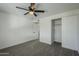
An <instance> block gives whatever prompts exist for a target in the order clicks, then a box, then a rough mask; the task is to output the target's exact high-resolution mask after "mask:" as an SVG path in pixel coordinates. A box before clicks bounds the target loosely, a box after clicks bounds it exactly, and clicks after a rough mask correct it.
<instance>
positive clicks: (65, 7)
mask: <svg viewBox="0 0 79 59" xmlns="http://www.w3.org/2000/svg"><path fill="white" fill-rule="evenodd" d="M29 5H30V4H28V3H0V12H6V13H11V14H17V15H23V14H24V13H25V12H26V11H25V10H20V9H16V6H20V7H23V8H28V6H29ZM36 7H37V9H43V10H45V11H46V12H45V13H44V14H38V15H39V17H46V16H50V15H54V14H57V13H62V12H65V11H70V10H73V9H79V3H41V4H40V3H37V4H36ZM23 16H24V15H23ZM27 16H30V15H27Z"/></svg>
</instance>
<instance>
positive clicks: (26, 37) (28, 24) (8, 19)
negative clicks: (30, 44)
mask: <svg viewBox="0 0 79 59" xmlns="http://www.w3.org/2000/svg"><path fill="white" fill-rule="evenodd" d="M33 39H34V37H33V29H32V20H30V19H28V18H26V17H23V16H18V15H12V14H7V13H0V49H2V48H6V47H10V46H13V45H17V44H20V43H24V42H27V41H30V40H33Z"/></svg>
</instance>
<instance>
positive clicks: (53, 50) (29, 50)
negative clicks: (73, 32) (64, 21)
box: [0, 40, 79, 56]
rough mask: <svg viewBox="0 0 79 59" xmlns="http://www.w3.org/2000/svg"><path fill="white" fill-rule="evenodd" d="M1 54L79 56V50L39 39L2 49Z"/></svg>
mask: <svg viewBox="0 0 79 59" xmlns="http://www.w3.org/2000/svg"><path fill="white" fill-rule="evenodd" d="M0 56H79V54H78V52H77V51H73V50H70V49H66V48H62V47H61V44H60V43H56V42H54V43H53V44H52V45H48V44H45V43H41V42H39V41H38V40H33V41H29V42H26V43H23V44H20V45H16V46H13V47H9V48H6V49H2V50H0Z"/></svg>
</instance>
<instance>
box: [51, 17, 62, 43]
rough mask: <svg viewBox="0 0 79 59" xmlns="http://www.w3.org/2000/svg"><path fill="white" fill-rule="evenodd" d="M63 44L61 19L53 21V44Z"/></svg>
mask: <svg viewBox="0 0 79 59" xmlns="http://www.w3.org/2000/svg"><path fill="white" fill-rule="evenodd" d="M53 42H58V43H62V24H61V18H58V19H53V20H52V43H53Z"/></svg>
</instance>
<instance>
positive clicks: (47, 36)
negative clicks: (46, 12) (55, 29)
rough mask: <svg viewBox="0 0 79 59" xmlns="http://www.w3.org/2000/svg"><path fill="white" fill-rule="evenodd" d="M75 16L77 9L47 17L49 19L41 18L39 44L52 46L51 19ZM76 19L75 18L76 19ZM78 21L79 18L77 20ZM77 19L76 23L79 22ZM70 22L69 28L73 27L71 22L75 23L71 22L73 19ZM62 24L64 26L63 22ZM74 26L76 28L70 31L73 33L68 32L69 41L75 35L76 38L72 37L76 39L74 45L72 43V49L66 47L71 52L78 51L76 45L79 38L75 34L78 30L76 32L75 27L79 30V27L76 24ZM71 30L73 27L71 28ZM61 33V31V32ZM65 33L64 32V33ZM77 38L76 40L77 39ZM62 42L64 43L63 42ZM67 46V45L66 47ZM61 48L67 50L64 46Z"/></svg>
mask: <svg viewBox="0 0 79 59" xmlns="http://www.w3.org/2000/svg"><path fill="white" fill-rule="evenodd" d="M75 15H76V16H77V15H79V9H76V10H71V11H68V12H64V13H60V14H56V15H52V16H49V17H45V18H41V19H40V30H41V31H40V42H44V43H47V44H52V42H53V41H52V34H51V33H52V27H51V24H52V23H51V20H52V19H57V18H64V17H71V16H75ZM76 18H77V17H76ZM78 19H79V18H78ZM78 19H77V21H79V20H78ZM71 21H72V24H71V23H70V24H71V26H73V22H74V21H75V22H76V23H77V21H76V20H73V18H72V19H71ZM63 23H64V24H65V22H63ZM74 26H76V28H74V29H73V30H72V31H73V32H69V33H70V34H72V35H70V36H69V37H70V39H71V37H74V34H73V33H75V36H76V37H74V38H75V39H77V40H75V43H74V47H72V46H71V47H72V48H71V47H68V48H69V49H70V48H71V49H73V50H79V47H78V45H79V44H78V43H79V39H78V38H79V36H78V35H77V32H78V30H76V29H77V27H78V28H79V26H78V24H74ZM64 27H65V26H63V28H64ZM71 28H73V27H71ZM62 32H63V31H62ZM65 33H66V32H65ZM78 34H79V33H78ZM77 37H78V38H77ZM64 39H66V38H65V37H64V38H63V40H64ZM70 41H71V42H73V41H72V40H70ZM64 42H65V40H64ZM69 44H70V45H71V44H72V43H69ZM67 46H68V45H67ZM63 47H64V48H67V47H66V46H64V45H63Z"/></svg>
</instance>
